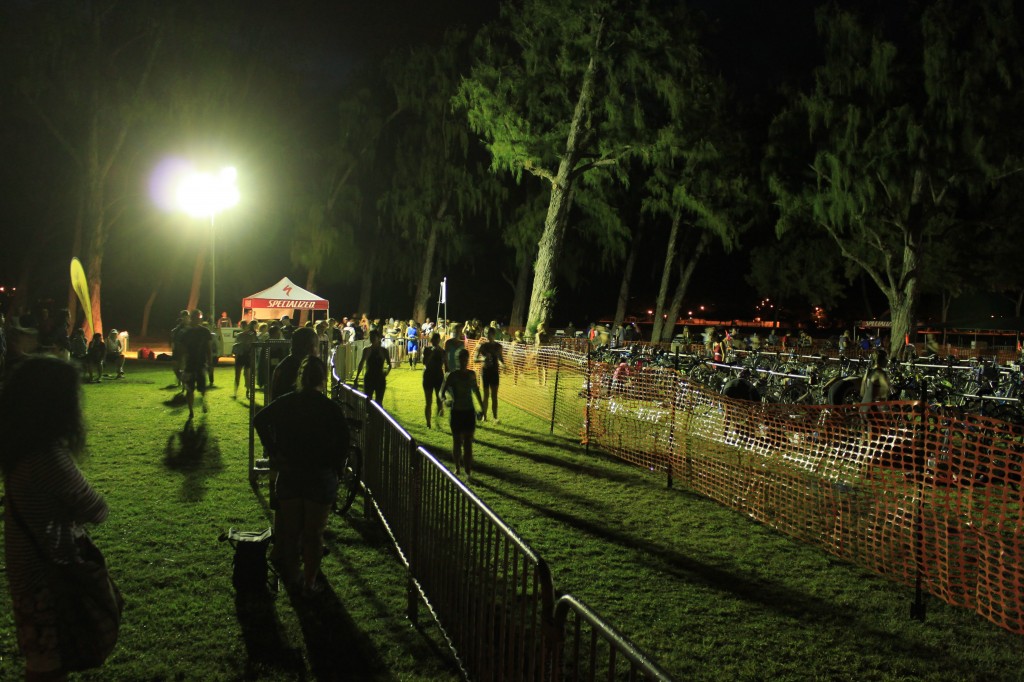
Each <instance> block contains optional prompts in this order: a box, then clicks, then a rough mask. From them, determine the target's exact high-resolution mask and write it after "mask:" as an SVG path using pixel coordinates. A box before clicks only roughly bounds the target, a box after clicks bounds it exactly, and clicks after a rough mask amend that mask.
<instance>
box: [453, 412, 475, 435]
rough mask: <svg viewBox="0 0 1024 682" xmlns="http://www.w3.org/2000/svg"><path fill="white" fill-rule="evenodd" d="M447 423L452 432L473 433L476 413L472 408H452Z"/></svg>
mask: <svg viewBox="0 0 1024 682" xmlns="http://www.w3.org/2000/svg"><path fill="white" fill-rule="evenodd" d="M450 415H451V417H450V420H449V424H450V425H451V427H452V433H473V432H474V431H476V414H475V413H474V412H473V411H472V410H452V411H451V412H450Z"/></svg>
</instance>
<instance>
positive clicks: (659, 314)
mask: <svg viewBox="0 0 1024 682" xmlns="http://www.w3.org/2000/svg"><path fill="white" fill-rule="evenodd" d="M682 219H683V212H682V211H680V210H678V209H677V210H676V212H675V214H674V215H673V216H672V227H670V228H669V231H668V244H667V245H666V247H665V263H664V265H662V268H661V286H660V287H659V288H658V299H657V300H656V301H655V302H654V329H652V330H651V341H652V342H654V343H657V342H658V341H659V340H660V339H661V337H662V336H663V333H662V327H663V326H664V322H666V321H667V322H668V323H669V327H670V329H669V334H671V332H672V329H671V327H674V326H675V322H676V320H675V318H674V317H673V318H671V319H668V318H667V317H663V315H665V299H666V298H667V297H668V285H669V282H670V281H671V279H672V270H673V268H674V267H675V259H676V240H677V239H678V237H679V223H680V222H682Z"/></svg>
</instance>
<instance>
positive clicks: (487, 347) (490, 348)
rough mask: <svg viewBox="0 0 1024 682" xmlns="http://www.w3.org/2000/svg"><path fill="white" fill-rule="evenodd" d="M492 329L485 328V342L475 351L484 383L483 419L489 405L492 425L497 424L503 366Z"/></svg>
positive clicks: (502, 359)
mask: <svg viewBox="0 0 1024 682" xmlns="http://www.w3.org/2000/svg"><path fill="white" fill-rule="evenodd" d="M495 333H496V331H495V329H494V327H488V328H487V341H485V342H484V343H481V344H480V345H479V346H478V347H477V349H476V360H477V362H483V365H484V366H483V370H482V371H481V374H482V375H483V383H484V404H483V412H484V419H485V420H486V419H487V403H488V402H490V403H491V415H492V419H494V423H495V424H497V423H498V380H499V377H500V371H501V367H504V366H505V355H504V352H503V350H502V347H501V344H500V343H498V342H497V341H495V340H494V336H495Z"/></svg>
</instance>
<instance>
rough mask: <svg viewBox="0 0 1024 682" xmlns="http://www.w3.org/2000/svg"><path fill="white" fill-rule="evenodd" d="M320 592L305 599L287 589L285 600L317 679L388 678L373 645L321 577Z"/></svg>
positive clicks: (298, 591) (298, 589)
mask: <svg viewBox="0 0 1024 682" xmlns="http://www.w3.org/2000/svg"><path fill="white" fill-rule="evenodd" d="M320 584H321V585H323V589H322V591H320V592H318V593H316V594H315V595H312V596H304V595H303V594H302V589H301V588H300V587H290V588H289V589H288V597H289V599H290V600H291V603H292V606H293V607H294V609H295V613H296V615H297V616H298V618H299V624H300V626H301V628H302V637H303V639H304V640H305V642H306V658H307V659H308V660H309V666H310V668H311V669H312V671H313V677H314V678H315V679H317V680H374V679H382V678H386V677H387V676H388V666H387V665H386V664H385V663H384V661H383V659H382V658H381V656H380V653H379V652H378V651H377V649H376V647H375V646H374V644H373V642H372V641H371V640H370V638H369V637H367V636H366V634H365V633H364V632H363V631H362V630H361V629H360V628H359V625H358V624H357V623H356V622H355V621H354V620H353V619H352V617H351V616H350V615H349V613H348V611H347V610H346V609H345V607H344V606H343V605H342V603H341V600H339V599H338V595H337V594H335V593H334V590H333V589H332V588H331V586H330V585H329V584H327V581H326V580H323V579H322V578H321V581H320Z"/></svg>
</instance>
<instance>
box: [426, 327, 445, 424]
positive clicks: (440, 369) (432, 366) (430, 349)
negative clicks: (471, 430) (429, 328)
mask: <svg viewBox="0 0 1024 682" xmlns="http://www.w3.org/2000/svg"><path fill="white" fill-rule="evenodd" d="M443 384H444V349H443V348H441V335H440V334H438V333H437V332H434V333H433V334H431V335H430V345H429V346H427V347H426V348H425V349H423V398H424V400H425V401H426V407H425V408H424V410H423V416H424V417H426V419H427V428H428V429H429V428H431V426H430V413H431V408H432V407H433V405H432V403H433V401H434V399H435V398H436V399H437V416H438V417H440V416H441V415H443V414H444V402H442V400H441V386H442V385H443Z"/></svg>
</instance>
